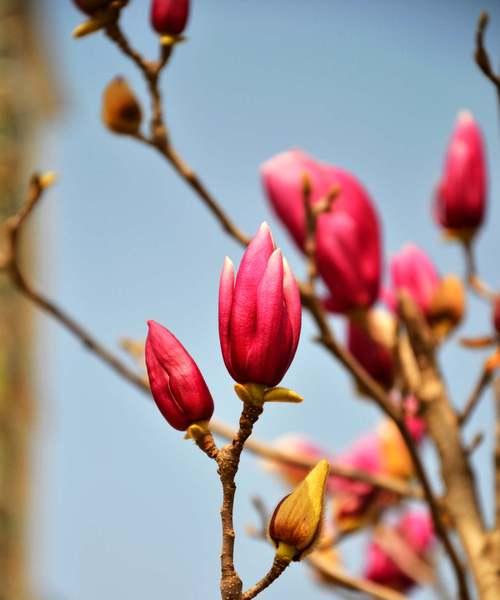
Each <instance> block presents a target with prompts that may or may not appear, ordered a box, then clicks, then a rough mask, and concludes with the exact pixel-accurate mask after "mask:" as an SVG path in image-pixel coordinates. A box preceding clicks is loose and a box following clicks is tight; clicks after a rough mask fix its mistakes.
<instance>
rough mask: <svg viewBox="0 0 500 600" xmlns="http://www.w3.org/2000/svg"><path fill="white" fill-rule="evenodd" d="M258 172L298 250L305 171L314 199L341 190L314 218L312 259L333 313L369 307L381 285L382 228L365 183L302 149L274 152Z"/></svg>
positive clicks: (302, 225) (302, 228)
mask: <svg viewBox="0 0 500 600" xmlns="http://www.w3.org/2000/svg"><path fill="white" fill-rule="evenodd" d="M261 172H262V180H263V184H264V188H265V191H266V193H267V196H268V198H269V200H270V202H271V205H272V206H273V208H274V210H275V212H276V214H277V215H278V217H279V218H280V219H281V221H282V222H283V223H284V225H285V226H286V227H287V229H288V231H289V232H290V234H291V235H292V237H293V239H294V240H295V242H296V243H297V245H298V246H299V248H301V249H302V250H303V249H304V241H305V211H304V201H303V178H304V175H307V176H308V179H309V181H310V184H311V190H312V192H311V193H312V195H311V200H312V202H313V204H314V203H316V202H318V201H319V200H321V199H322V198H325V197H326V196H327V194H328V193H329V192H330V191H331V190H332V189H334V188H336V187H337V188H339V189H340V194H339V196H338V197H337V198H336V200H335V201H334V203H333V207H332V209H331V211H330V212H328V213H326V214H322V215H320V217H319V218H318V221H317V231H316V233H317V235H316V245H317V248H316V259H317V264H318V270H319V273H320V275H321V277H322V279H323V280H324V282H325V283H326V285H327V287H328V289H329V291H330V294H331V298H330V299H329V300H328V303H327V304H328V307H329V308H330V309H331V310H333V311H335V312H348V311H350V310H355V309H357V308H367V307H369V306H371V305H372V304H373V303H374V302H375V300H376V299H377V297H378V293H379V286H380V276H381V268H382V260H381V233H380V227H379V222H378V216H377V214H376V212H375V209H374V207H373V204H372V201H371V199H370V197H369V195H368V193H367V192H366V190H365V189H364V188H363V186H362V185H361V184H360V183H359V182H358V181H357V179H356V178H355V177H353V176H352V175H351V174H350V173H348V172H347V171H344V170H343V169H339V168H337V167H333V166H330V165H327V164H324V163H321V162H319V161H316V160H315V159H313V158H312V157H310V156H308V155H307V154H306V153H304V152H302V151H301V150H290V151H288V152H283V153H282V154H278V155H277V156H275V157H273V158H271V159H270V160H268V161H267V162H265V163H264V164H263V166H262V169H261Z"/></svg>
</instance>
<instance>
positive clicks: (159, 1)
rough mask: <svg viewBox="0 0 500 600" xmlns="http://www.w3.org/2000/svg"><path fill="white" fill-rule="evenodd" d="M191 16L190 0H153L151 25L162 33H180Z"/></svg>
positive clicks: (175, 34)
mask: <svg viewBox="0 0 500 600" xmlns="http://www.w3.org/2000/svg"><path fill="white" fill-rule="evenodd" d="M188 17H189V0H153V1H152V3H151V25H152V27H153V29H154V30H155V31H156V32H157V33H159V34H160V35H171V36H177V35H180V34H181V33H182V32H183V31H184V29H185V27H186V24H187V21H188Z"/></svg>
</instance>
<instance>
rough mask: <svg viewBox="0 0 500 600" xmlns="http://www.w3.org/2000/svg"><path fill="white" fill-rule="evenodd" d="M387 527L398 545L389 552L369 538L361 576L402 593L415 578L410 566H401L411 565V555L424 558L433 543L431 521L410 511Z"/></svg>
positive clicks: (423, 515) (416, 512)
mask: <svg viewBox="0 0 500 600" xmlns="http://www.w3.org/2000/svg"><path fill="white" fill-rule="evenodd" d="M389 529H390V530H392V532H393V533H394V534H395V535H396V536H398V537H397V538H396V539H397V540H398V546H400V547H398V548H394V547H393V548H392V550H393V552H392V553H390V552H388V551H387V549H386V548H384V547H382V545H380V544H379V543H377V541H376V539H374V540H372V541H371V542H370V544H369V546H368V550H367V555H366V563H365V568H364V577H365V579H368V580H370V581H373V582H375V583H379V584H381V585H385V586H387V587H390V588H392V589H394V590H397V591H399V592H406V591H408V590H410V589H411V588H412V587H414V586H415V585H416V584H417V581H416V580H415V579H414V577H412V573H411V568H408V569H406V570H404V569H403V566H404V565H405V564H407V565H408V567H411V566H412V556H415V557H416V558H417V559H420V560H423V561H425V559H426V557H427V554H428V553H429V551H430V550H431V549H432V546H433V543H434V533H433V526H432V521H431V518H430V516H429V515H428V514H427V513H423V512H418V511H410V512H407V513H406V514H405V515H403V517H402V518H401V519H400V521H399V522H398V523H397V524H396V525H395V526H392V527H391V528H389Z"/></svg>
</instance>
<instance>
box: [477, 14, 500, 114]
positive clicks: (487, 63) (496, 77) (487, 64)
mask: <svg viewBox="0 0 500 600" xmlns="http://www.w3.org/2000/svg"><path fill="white" fill-rule="evenodd" d="M489 20H490V18H489V15H488V13H486V12H484V11H483V12H482V13H481V14H480V15H479V19H478V22H477V28H476V49H475V52H474V60H475V61H476V64H477V66H478V67H479V68H480V69H481V71H482V72H483V74H484V76H485V77H486V78H487V79H489V80H490V81H491V83H492V84H493V85H494V86H495V89H496V92H497V99H498V109H499V111H500V74H498V73H496V72H495V71H494V70H493V67H492V66H491V60H490V57H489V54H488V51H487V50H486V47H485V45H484V36H485V33H486V28H487V27H488V23H489ZM499 114H500V112H499Z"/></svg>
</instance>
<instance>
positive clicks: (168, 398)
mask: <svg viewBox="0 0 500 600" xmlns="http://www.w3.org/2000/svg"><path fill="white" fill-rule="evenodd" d="M148 326H149V331H148V337H147V338H146V367H147V371H148V377H149V383H150V386H151V393H152V394H153V398H154V401H155V402H156V405H157V406H158V408H159V409H160V411H161V413H162V415H163V416H164V417H165V419H166V420H167V421H168V422H169V423H170V425H171V426H172V427H174V428H175V429H178V430H180V431H185V430H186V429H188V428H189V427H190V426H191V425H193V424H194V423H199V422H200V421H201V422H203V421H209V420H210V418H211V417H212V414H213V412H214V403H213V400H212V396H211V395H210V392H209V390H208V387H207V384H206V383H205V380H204V379H203V375H202V374H201V373H200V370H199V369H198V366H197V365H196V363H195V362H194V360H193V359H192V357H191V356H190V354H189V353H188V352H187V350H186V349H185V348H184V346H183V345H182V344H181V343H180V342H179V340H178V339H177V338H176V337H175V336H174V335H173V334H172V333H170V331H169V330H168V329H166V328H165V327H162V325H160V324H159V323H156V322H155V321H149V322H148Z"/></svg>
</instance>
